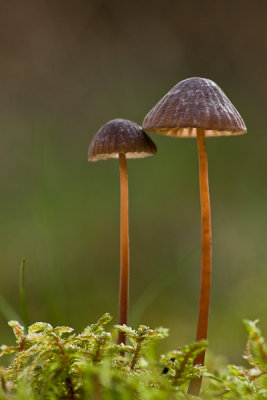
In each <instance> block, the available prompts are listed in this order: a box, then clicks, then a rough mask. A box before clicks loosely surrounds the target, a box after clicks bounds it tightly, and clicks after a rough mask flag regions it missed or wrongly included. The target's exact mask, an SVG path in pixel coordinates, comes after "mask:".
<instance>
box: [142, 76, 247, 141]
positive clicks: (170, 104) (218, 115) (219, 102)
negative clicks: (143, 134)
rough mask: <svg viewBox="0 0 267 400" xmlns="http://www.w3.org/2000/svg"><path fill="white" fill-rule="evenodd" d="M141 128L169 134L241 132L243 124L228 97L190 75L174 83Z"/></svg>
mask: <svg viewBox="0 0 267 400" xmlns="http://www.w3.org/2000/svg"><path fill="white" fill-rule="evenodd" d="M142 128H143V129H144V130H146V131H150V132H155V133H160V134H163V135H168V136H178V137H196V136H197V128H198V129H204V130H205V135H206V136H226V135H240V134H242V133H246V131H247V128H246V125H245V123H244V121H243V119H242V118H241V116H240V114H239V112H238V111H237V110H236V108H235V107H234V106H233V104H232V103H231V101H230V100H229V99H228V97H227V96H226V95H225V93H224V92H223V91H222V89H221V88H220V87H219V86H218V85H216V83H215V82H213V81H211V80H209V79H205V78H189V79H185V80H183V81H181V82H179V83H177V85H175V86H174V87H173V88H172V89H171V90H170V91H169V92H168V93H167V94H166V95H165V96H164V97H163V98H162V99H161V100H160V101H159V102H158V103H157V104H156V105H155V107H153V108H152V110H151V111H149V113H148V114H147V115H146V117H145V119H144V122H143V126H142Z"/></svg>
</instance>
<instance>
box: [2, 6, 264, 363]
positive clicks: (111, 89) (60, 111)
mask: <svg viewBox="0 0 267 400" xmlns="http://www.w3.org/2000/svg"><path fill="white" fill-rule="evenodd" d="M266 15H267V2H266V1H265V0H253V1H252V0H234V1H233V0H224V1H219V0H218V1H217V0H210V1H206V0H202V1H198V0H195V1H193V0H187V1H181V0H175V1H174V0H169V1H168V2H166V1H155V0H154V1H150V0H149V1H142V2H141V1H135V2H127V1H122V0H113V1H104V0H95V1H90V0H75V1H74V0H64V1H60V0H58V1H52V0H39V1H36V0H25V1H19V0H17V1H16V0H14V1H4V0H1V1H0V82H1V85H0V87H1V90H0V136H1V146H0V205H1V206H0V221H1V223H0V266H1V268H0V271H1V272H0V294H1V296H0V332H1V334H0V341H1V342H6V343H10V342H12V336H11V334H10V328H9V327H8V326H7V323H6V322H7V319H8V318H16V317H17V318H18V316H20V314H21V311H20V300H19V272H20V263H21V259H22V258H23V257H25V258H26V275H25V287H26V297H27V304H28V313H29V318H30V321H31V322H34V321H36V320H42V321H49V322H51V323H52V324H55V325H59V324H67V325H70V326H73V327H74V328H76V329H77V330H79V329H82V328H83V327H84V326H86V325H87V324H89V323H92V322H94V321H95V319H97V317H99V316H100V315H101V314H103V313H104V312H106V311H109V312H111V313H112V314H113V315H114V319H115V321H116V319H117V304H118V278H119V171H118V163H117V162H116V161H115V160H109V161H105V162H99V163H95V164H89V163H88V162H87V149H88V145H89V143H90V141H91V139H92V137H93V135H94V133H95V132H96V131H97V129H98V128H99V127H100V126H101V125H102V124H104V123H105V122H106V121H108V120H110V119H113V118H117V117H121V118H127V119H131V120H134V121H136V122H137V123H139V124H141V123H142V120H143V118H144V116H145V115H146V113H147V112H148V111H149V110H150V109H151V108H152V107H153V106H154V104H155V103H156V102H157V101H158V100H159V99H160V98H161V97H162V96H163V95H164V94H165V93H166V92H167V91H168V90H169V89H170V88H171V87H172V86H174V85H175V84H176V83H177V82H178V81H180V80H182V79H185V78H188V77H191V76H201V77H206V78H210V79H212V80H214V81H215V82H216V83H218V84H219V85H220V86H221V87H222V88H223V90H224V91H225V92H226V94H227V95H228V96H229V97H230V99H231V100H232V102H233V103H234V105H235V106H236V107H237V109H238V110H239V111H240V113H241V115H242V116H243V117H244V119H245V122H246V124H247V128H248V134H247V135H243V136H238V137H230V138H229V137H221V138H212V139H209V140H208V142H207V148H208V158H209V172H210V190H211V202H212V228H213V279H212V298H211V301H212V302H211V311H210V328H209V339H210V348H211V350H212V351H213V352H214V353H215V354H224V355H226V356H227V357H228V359H229V361H232V362H241V354H242V351H243V348H244V345H245V341H246V333H245V332H244V329H243V326H242V319H243V318H252V319H256V318H259V319H260V320H261V327H262V329H263V332H264V333H265V335H267V319H266V312H267V290H266V284H267V268H266V267H267V262H266V260H267V246H266V239H267V219H266V210H267V201H266V200H267V181H266V171H267V156H266V152H267V135H266V129H267V128H266V109H267V95H266V93H267V79H266V71H267V40H266V37H267V25H266ZM153 140H154V141H155V143H156V144H157V146H158V154H157V156H155V157H151V158H147V159H143V160H131V161H129V163H128V167H129V190H130V245H131V246H130V247H131V249H130V250H131V293H130V323H131V324H132V325H133V326H136V325H137V324H138V323H139V322H143V323H145V324H148V325H151V326H158V325H163V326H165V327H169V328H170V337H169V339H168V340H166V341H165V344H164V346H165V347H164V346H163V347H164V349H166V350H167V349H171V348H174V347H176V346H177V345H179V344H184V343H186V342H190V341H192V340H194V336H195V328H196V317H197V306H198V296H199V277H200V245H201V242H200V206H199V188H198V160H197V148H196V141H195V140H193V139H192V140H187V139H181V140H178V139H170V138H164V137H160V136H157V135H153ZM17 315H18V316H17Z"/></svg>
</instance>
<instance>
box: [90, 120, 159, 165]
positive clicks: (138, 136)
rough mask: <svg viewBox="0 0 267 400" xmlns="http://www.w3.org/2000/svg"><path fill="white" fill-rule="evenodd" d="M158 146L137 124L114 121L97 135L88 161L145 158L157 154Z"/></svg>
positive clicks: (102, 128) (107, 124) (103, 127)
mask: <svg viewBox="0 0 267 400" xmlns="http://www.w3.org/2000/svg"><path fill="white" fill-rule="evenodd" d="M156 151H157V148H156V145H155V144H154V142H153V141H152V140H151V139H150V137H149V136H148V135H147V134H146V133H145V132H144V131H143V130H142V128H140V126H138V125H137V124H136V123H135V122H132V121H128V120H125V119H114V120H112V121H109V122H107V123H106V124H105V125H103V126H102V127H101V128H100V129H99V130H98V132H97V133H96V134H95V136H94V138H93V140H92V142H91V144H90V146H89V151H88V161H98V160H106V159H107V158H118V157H119V154H120V153H124V154H125V155H126V157H127V158H143V157H147V156H151V155H152V154H155V153H156Z"/></svg>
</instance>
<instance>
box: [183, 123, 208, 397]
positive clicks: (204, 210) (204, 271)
mask: <svg viewBox="0 0 267 400" xmlns="http://www.w3.org/2000/svg"><path fill="white" fill-rule="evenodd" d="M197 144H198V155H199V184H200V203H201V225H202V228H201V233H202V256H201V282H200V298H199V311H198V324H197V335H196V340H197V341H198V340H201V339H206V338H207V332H208V318H209V305H210V282H211V215H210V195H209V178H208V160H207V152H206V142H205V131H204V130H202V129H198V131H197ZM204 360H205V351H203V352H202V353H200V354H199V355H198V356H197V357H196V359H195V360H194V365H197V364H198V365H204ZM201 382H202V378H198V379H192V380H191V382H190V385H189V389H188V393H190V394H192V395H195V396H198V395H199V392H200V388H201Z"/></svg>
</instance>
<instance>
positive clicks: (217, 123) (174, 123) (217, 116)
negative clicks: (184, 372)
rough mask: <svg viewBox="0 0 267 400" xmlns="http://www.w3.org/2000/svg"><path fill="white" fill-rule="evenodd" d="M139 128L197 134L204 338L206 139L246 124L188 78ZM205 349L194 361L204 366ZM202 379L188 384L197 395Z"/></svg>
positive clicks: (203, 331)
mask: <svg viewBox="0 0 267 400" xmlns="http://www.w3.org/2000/svg"><path fill="white" fill-rule="evenodd" d="M142 128H143V129H144V130H146V131H150V132H155V133H159V134H162V135H167V136H174V137H186V138H188V137H196V138H197V144H198V155H199V182H200V202H201V217H202V257H201V283H200V299H199V313H198V324H197V334H196V340H200V339H206V338H207V331H208V315H209V304H210V280H211V216H210V198H209V183H208V162H207V153H206V143H205V138H206V137H211V136H231V135H240V134H242V133H246V126H245V124H244V121H243V119H242V118H241V116H240V114H239V113H238V111H237V110H236V109H235V107H234V106H233V104H232V103H231V102H230V100H229V99H228V98H227V96H226V95H225V94H224V92H223V91H222V90H221V88H220V87H219V86H218V85H216V83H214V82H213V81H211V80H209V79H204V78H189V79H185V80H183V81H181V82H179V83H178V84H177V85H175V86H174V87H173V88H172V89H171V90H170V91H169V92H168V93H167V94H166V95H165V96H164V97H163V98H162V99H161V100H160V101H159V102H158V103H157V104H156V105H155V107H154V108H152V110H151V111H150V112H149V113H148V114H147V115H146V117H145V119H144V122H143V126H142ZM204 360H205V352H203V353H201V354H200V355H199V356H198V357H197V359H196V360H195V364H200V365H204ZM200 387H201V378H200V379H194V380H192V381H191V383H190V385H189V393H190V394H194V395H198V394H199V391H200Z"/></svg>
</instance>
